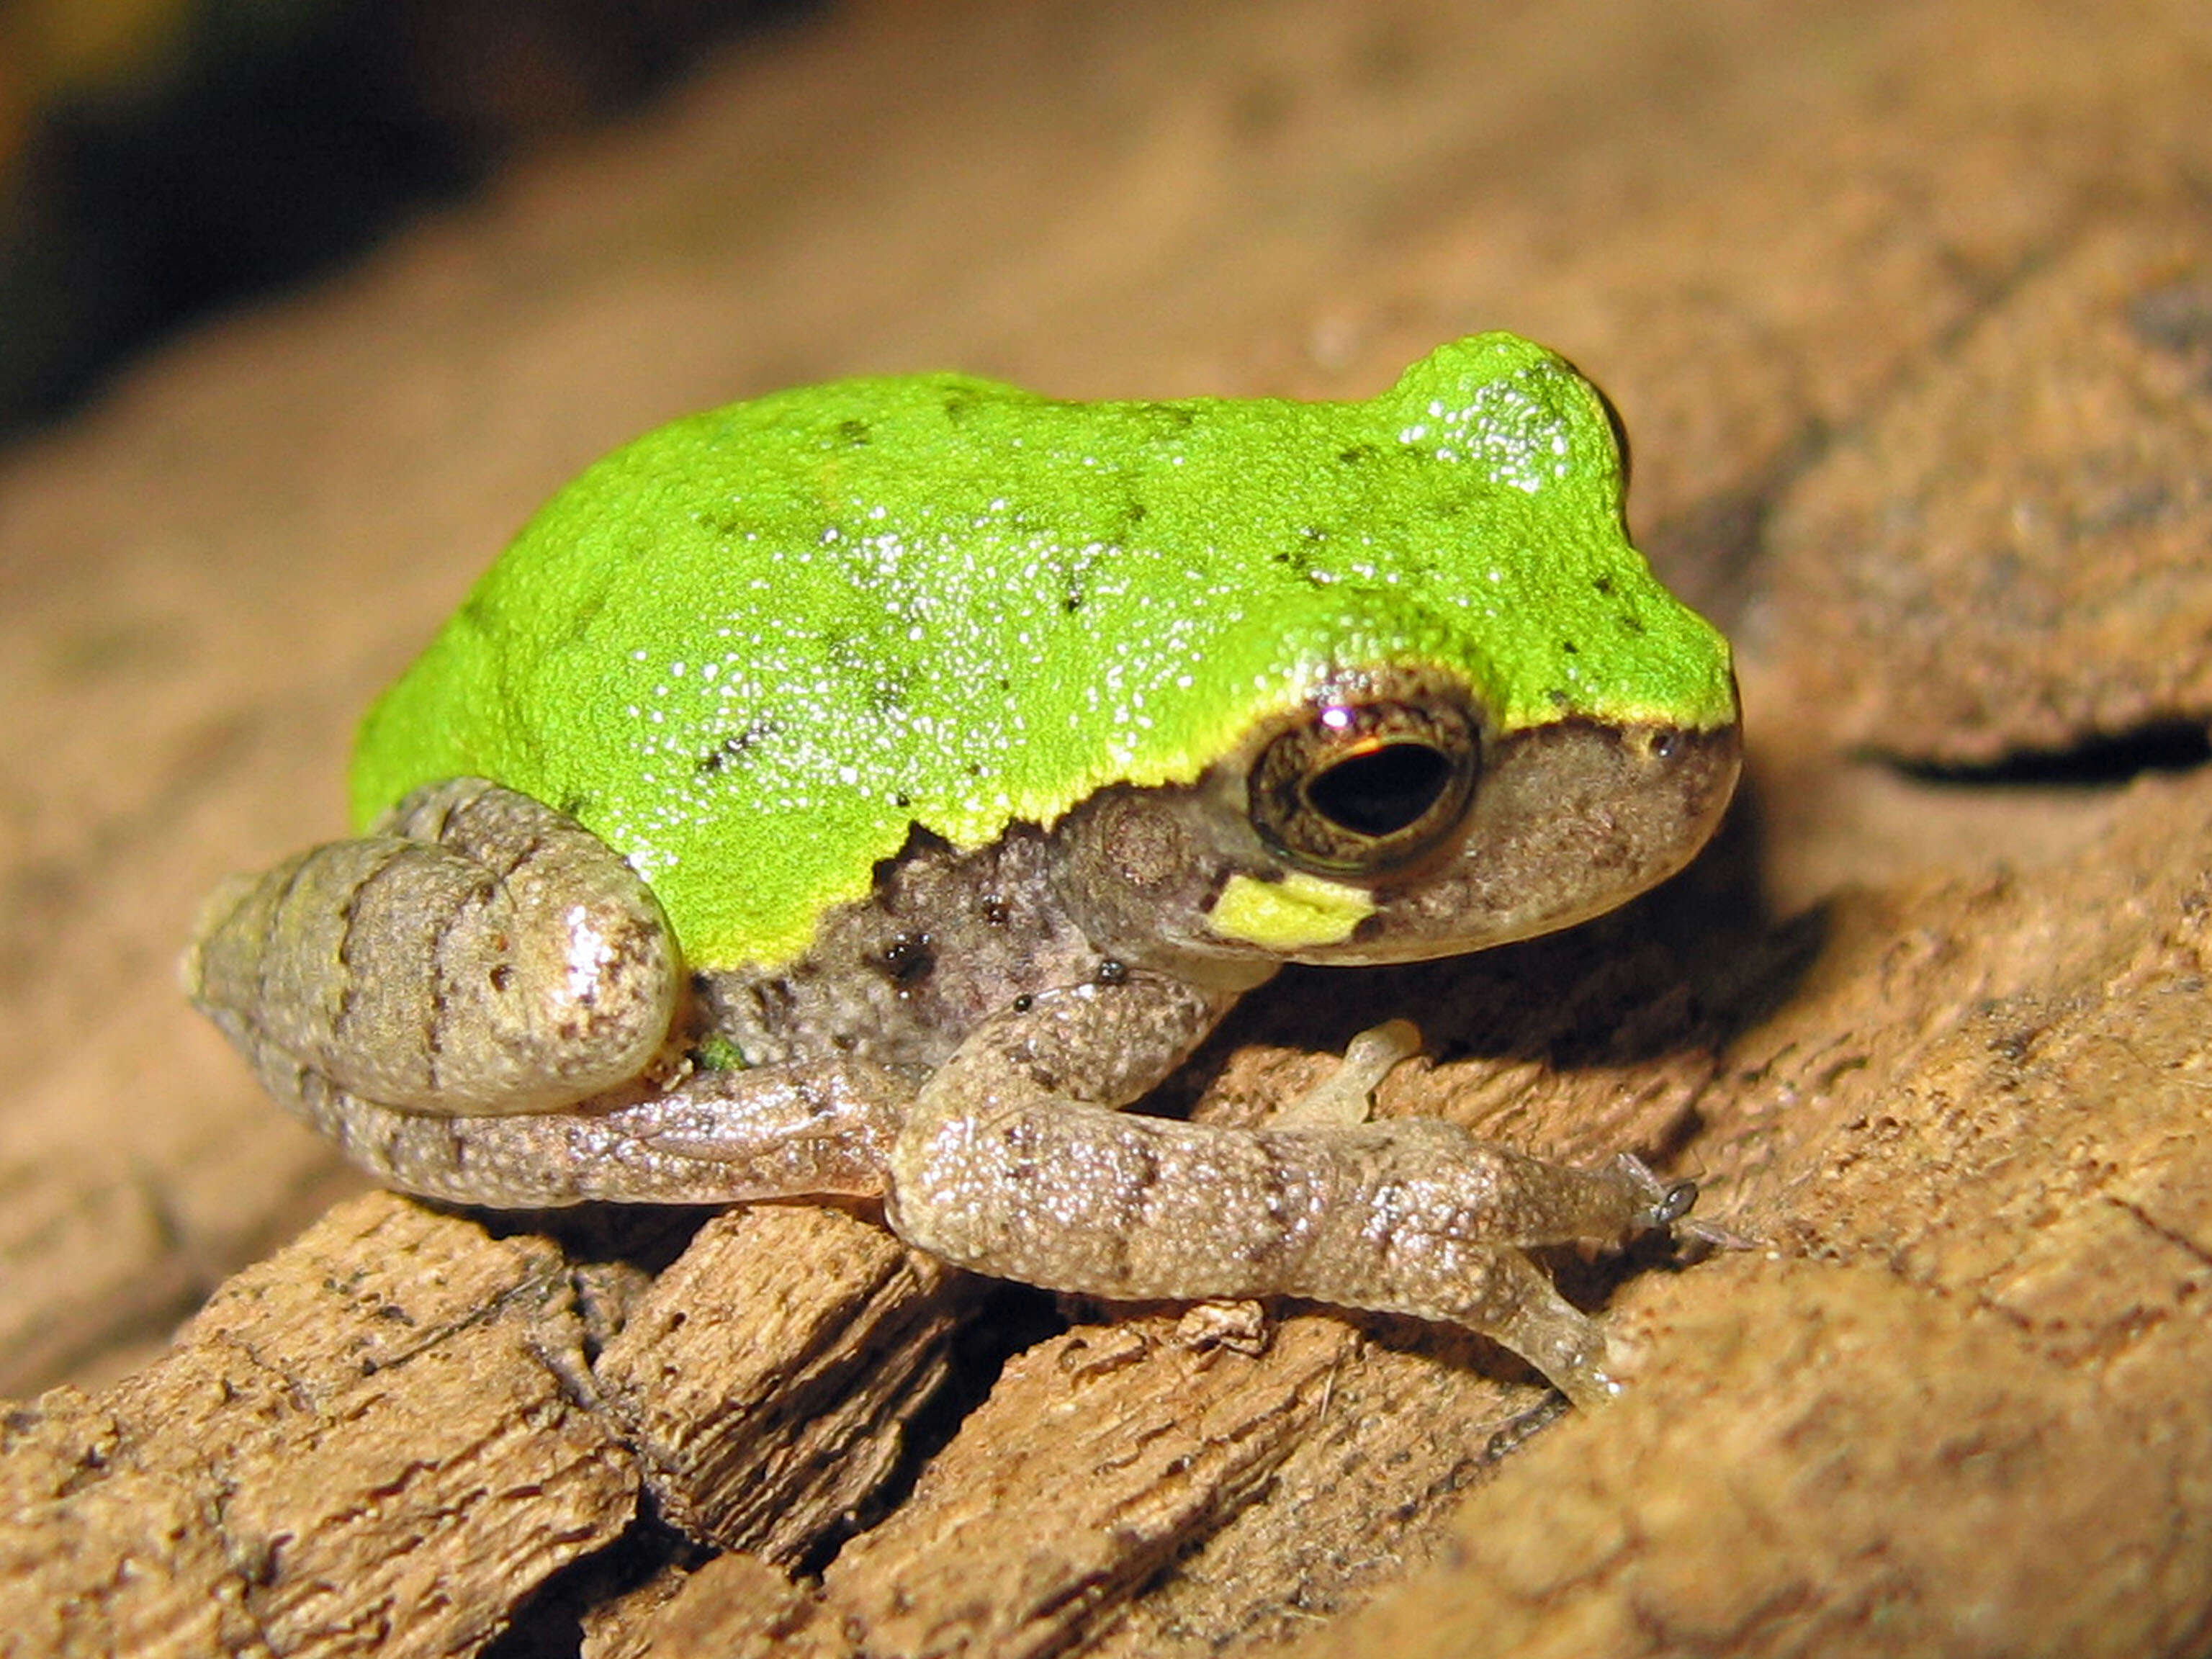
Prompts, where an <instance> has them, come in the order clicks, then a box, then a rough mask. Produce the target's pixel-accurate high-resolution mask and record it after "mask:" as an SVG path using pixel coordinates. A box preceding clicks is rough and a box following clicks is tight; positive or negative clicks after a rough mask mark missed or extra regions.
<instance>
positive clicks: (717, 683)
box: [353, 334, 1735, 967]
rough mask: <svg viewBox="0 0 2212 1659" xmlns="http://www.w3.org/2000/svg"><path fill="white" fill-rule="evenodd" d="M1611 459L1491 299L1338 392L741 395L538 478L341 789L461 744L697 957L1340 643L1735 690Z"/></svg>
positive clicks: (1611, 718) (1603, 710)
mask: <svg viewBox="0 0 2212 1659" xmlns="http://www.w3.org/2000/svg"><path fill="white" fill-rule="evenodd" d="M1620 471H1621V469H1620V456H1619V453H1618V452H1617V450H1616V449H1615V447H1614V444H1613V435H1612V432H1611V428H1610V427H1609V425H1608V422H1607V419H1606V416H1605V413H1604V410H1603V409H1602V407H1601V404H1600V403H1599V401H1598V398H1597V397H1596V394H1595V392H1593V391H1592V390H1591V388H1590V387H1589V385H1588V384H1587V383H1586V382H1584V381H1583V380H1582V379H1581V378H1580V377H1579V376H1578V375H1577V374H1575V373H1574V371H1573V370H1572V369H1571V368H1568V367H1567V365H1566V364H1565V363H1564V362H1561V361H1560V360H1559V358H1557V357H1555V356H1553V355H1551V354H1550V353H1548V352H1547V351H1545V350H1543V349H1541V348H1540V347H1538V346H1534V345H1532V344H1530V343H1528V342H1527V341H1525V340H1522V339H1518V338H1516V337H1513V336H1511V335H1506V334H1486V335H1480V336H1477V337H1474V338H1471V339H1467V340H1462V341H1460V342H1457V343H1454V344H1450V345H1447V346H1444V347H1443V348H1441V349H1438V350H1437V351H1436V352H1434V353H1433V354H1431V356H1428V357H1426V358H1425V359H1423V360H1422V361H1421V362H1419V363H1416V364H1415V365H1414V366H1413V368H1410V369H1408V370H1407V373H1406V374H1405V375H1404V377H1403V378H1402V379H1401V380H1400V381H1399V382H1398V384H1397V385H1396V386H1394V387H1392V388H1391V389H1390V390H1389V392H1385V393H1383V395H1382V396H1380V397H1378V398H1374V399H1372V400H1371V401H1368V402H1364V403H1346V404H1300V403H1293V402H1289V401H1285V400H1277V399H1255V400H1250V401H1230V400H1219V399H1194V400H1190V401H1186V402H1179V403H1103V404H1073V403H1060V402H1054V401H1052V400H1050V399H1048V398H1040V397H1037V396H1036V395H1034V394H1032V393H1030V392H1022V391H1018V390H1017V389H1015V388H1013V387H1011V386H1000V385H997V384H994V383H993V382H990V381H986V380H972V379H968V378H964V377H961V376H956V375H919V376H914V377H909V378H903V379H887V380H848V381H843V382H840V383H837V384H835V385H830V386H814V387H810V388H806V389H804V390H799V391H793V392H782V393H779V394H777V395H775V396H772V397H766V398H758V399H756V400H755V401H752V402H750V403H744V404H733V405H732V406H731V407H729V408H726V409H721V410H713V411H711V412H709V413H707V414H702V415H697V416H692V417H690V418H689V419H686V420H682V421H678V422H675V423H674V424H672V425H670V426H666V427H664V428H661V429H660V430H659V431H657V432H654V433H653V434H651V435H648V436H647V437H644V438H642V439H640V440H639V441H637V442H635V443H634V444H632V445H630V446H629V447H627V448H624V449H622V450H619V451H617V453H614V454H613V455H611V456H609V457H608V458H607V459H605V460H603V461H601V462H599V464H598V465H595V466H593V467H592V468H591V469H590V470H589V471H586V472H585V473H584V474H583V475H582V477H580V478H578V479H577V480H576V481H575V483H573V484H571V485H570V486H569V487H568V489H565V490H563V491H562V493H561V494H560V495H558V496H556V498H555V499H554V500H553V501H552V502H551V503H550V505H549V506H547V507H545V509H544V511H543V512H542V513H539V514H538V518H537V519H536V520H534V521H533V522H532V524H531V525H530V526H528V527H527V528H526V530H525V531H524V532H523V533H522V535H521V536H520V538H518V539H517V540H516V542H515V543H514V544H513V546H512V547H511V548H509V549H508V550H507V553H506V555H505V556H503V557H502V558H501V560H500V561H499V562H498V563H497V564H496V565H495V566H494V567H493V568H492V569H491V571H490V572H489V574H487V575H486V576H485V577H484V578H483V580H482V582H480V583H479V584H478V586H477V588H476V590H475V592H473V593H472V594H471V596H470V598H469V599H468V600H467V602H466V603H465V605H463V606H462V607H461V610H460V611H459V614H458V615H456V616H455V617H454V618H453V621H452V622H451V623H449V624H448V625H447V628H446V629H445V631H444V632H443V633H441V635H439V636H438V638H437V640H436V641H435V642H434V643H433V644H432V645H431V647H430V648H429V649H428V652H426V653H424V655H423V656H422V659H420V660H419V661H418V662H416V665H414V666H413V667H412V668H411V669H410V671H408V672H407V674H406V675H405V676H404V678H402V679H401V680H400V681H399V683H398V684H397V685H395V686H394V687H393V688H392V690H391V691H389V692H388V693H387V694H386V696H385V697H384V698H383V700H382V701H381V702H379V703H378V704H377V706H376V707H375V708H374V710H373V711H372V712H371V714H369V717H368V720H367V722H366V723H365V725H364V726H363V728H362V734H361V741H360V747H359V750H358V752H357V754H356V760H355V764H354V769H353V802H354V810H355V812H356V816H357V817H358V818H359V819H360V820H361V821H362V823H364V824H365V823H368V821H369V820H371V819H373V818H374V817H375V816H376V815H378V814H379V813H380V812H381V811H384V810H385V809H386V807H388V806H390V805H392V803H393V802H394V801H396V800H398V799H399V798H400V797H401V796H403V795H404V794H405V793H407V792H408V791H409V790H410V789H411V788H413V787H416V785H418V784H421V783H423V782H425V781H429V780H432V779H435V778H441V777H448V776H458V775H477V776H483V777H488V778H491V779H493V780H495V781H498V782H501V783H503V784H506V785H507V786H509V787H513V788H516V789H520V790H522V791H524V792H526V793H528V794H531V795H532V796H535V797H536V798H537V799H540V800H542V801H544V802H546V803H548V804H550V805H554V806H556V807H559V808H561V809H562V810H563V811H568V812H570V813H572V814H573V815H574V816H575V817H577V818H579V819H580V820H581V821H582V822H583V823H585V824H586V826H587V827H589V828H590V829H593V830H594V831H596V832H597V833H598V834H599V835H600V836H603V837H604V838H605V840H606V841H607V842H610V843H611V845H613V846H614V847H616V848H618V849H619V850H620V851H621V852H623V854H625V855H626V856H627V857H628V858H629V860H630V862H631V863H632V864H633V865H634V866H635V867H636V868H637V869H638V870H639V871H640V872H641V873H642V874H643V875H644V876H645V877H646V878H647V880H648V881H649V882H650V883H651V884H652V885H653V890H655V892H656V893H657V894H658V895H659V898H660V900H661V902H662V903H663V905H664V906H665V908H666V911H667V913H668V915H669V918H670V920H671V922H672V923H673V924H674V926H675V928H676V931H677V933H678V937H679V939H681V941H682V943H683V946H684V952H685V955H686V957H688V959H689V960H690V962H691V963H694V964H695V965H696V966H702V967H724V966H735V965H738V964H743V963H755V964H760V965H773V964H775V963H780V962H782V961H784V960H787V959H788V958H789V957H792V956H793V955H795V954H797V953H798V952H799V951H801V950H803V949H804V948H805V945H806V944H807V942H808V940H809V939H810V938H811V936H812V933H813V931H814V925H815V921H816V920H817V917H818V916H820V915H821V914H822V913H823V910H824V909H826V908H829V906H832V905H835V904H836V903H839V902H845V901H849V900H856V899H860V898H861V897H864V896H866V893H867V892H868V890H869V887H870V884H871V880H872V866H874V865H875V863H876V862H877V861H878V860H882V859H885V858H889V857H890V856H891V855H893V854H896V852H897V851H898V850H899V849H900V848H901V847H902V845H903V844H904V843H905V842H906V840H907V837H908V827H909V825H911V824H917V823H918V824H921V825H923V826H925V827H926V828H927V829H931V830H933V831H935V832H936V833H937V834H939V835H940V836H944V837H945V839H946V840H947V841H949V842H952V843H953V844H954V845H955V846H957V847H962V848H969V847H975V846H980V845H982V844H984V843H986V842H989V841H990V840H992V839H993V838H994V836H997V835H998V834H999V833H1000V831H1001V830H1002V829H1004V828H1005V827H1006V824H1007V823H1010V822H1012V821H1015V820H1030V821H1034V822H1037V823H1051V822H1052V821H1054V819H1056V818H1057V817H1059V816H1060V814H1061V813H1063V812H1065V811H1066V810H1067V809H1068V808H1069V807H1070V806H1072V805H1074V804H1075V803H1076V802H1077V801H1079V800H1081V799H1083V798H1084V797H1085V796H1086V795H1088V794H1090V793H1092V792H1093V791H1095V790H1097V789H1098V788H1099V787H1102V786H1104V785H1108V784H1113V783H1134V784H1159V783H1170V782H1182V781H1189V780H1191V779H1194V778H1195V777H1196V776H1197V775H1199V774H1200V772H1202V771H1203V770H1204V769H1206V766H1207V765H1208V764H1209V763H1212V762H1213V761H1214V760H1216V759H1218V758H1219V757H1222V756H1223V755H1224V754H1225V753H1227V752H1230V751H1231V750H1233V749H1234V748H1235V747H1236V745H1237V743H1238V742H1239V740H1240V738H1243V736H1244V734H1245V733H1246V732H1249V730H1250V729H1251V727H1252V726H1253V725H1254V723H1255V720H1259V719H1261V718H1262V717H1264V716H1266V715H1267V714H1271V713H1273V712H1276V711H1279V710H1280V709H1282V708H1285V706H1287V705H1291V704H1294V703H1296V702H1298V701H1299V700H1300V698H1301V697H1302V696H1303V695H1304V692H1305V691H1306V690H1307V689H1308V688H1310V686H1312V685H1313V684H1314V683H1315V681H1316V678H1317V677H1318V676H1319V675H1321V674H1323V673H1325V672H1327V671H1328V670H1329V669H1330V668H1331V667H1333V666H1339V665H1374V664H1377V663H1390V664H1401V665H1426V666H1430V667H1433V668H1436V669H1439V670H1443V671H1447V672H1449V673H1452V674H1455V675H1457V676H1459V677H1461V678H1463V679H1464V680H1465V681H1466V682H1467V683H1468V684H1469V686H1470V687H1471V688H1472V689H1473V690H1474V693H1475V696H1476V697H1477V699H1478V701H1479V702H1480V706H1481V707H1482V708H1485V709H1486V711H1487V713H1488V715H1489V718H1490V720H1491V723H1492V730H1493V731H1497V732H1504V731H1511V730H1515V729H1518V728H1522V727H1525V726H1534V725H1540V724H1542V723H1544V722H1547V721H1550V720H1560V719H1564V718H1569V717H1581V718H1587V719H1593V720H1600V721H1602V722H1606V723H1608V724H1622V723H1629V722H1633V721H1637V720H1665V721H1670V722H1673V723H1674V724H1678V725H1682V726H1691V727H1693V728H1705V729H1710V728H1717V727H1720V726H1726V725H1727V724H1729V722H1730V721H1732V720H1733V719H1734V718H1735V700H1734V694H1733V690H1732V687H1731V683H1730V678H1729V653H1728V649H1727V647H1726V645H1725V644H1724V643H1723V641H1721V639H1720V638H1719V636H1718V635H1717V634H1716V633H1714V631H1713V630H1712V629H1711V628H1710V627H1709V626H1708V625H1707V624H1706V623H1704V622H1702V621H1701V620H1699V618H1698V617H1696V616H1695V615H1693V614H1692V612H1690V611H1687V610H1686V609H1685V608H1684V607H1683V606H1682V605H1680V603H1679V602H1677V601H1676V600H1675V599H1673V598H1672V597H1671V596H1670V595H1669V594H1668V592H1666V591H1665V590H1664V589H1663V588H1662V587H1661V586H1659V585H1658V584H1657V583H1656V581H1655V580H1653V579H1652V577H1651V575H1650V572H1649V570H1648V569H1647V568H1645V566H1644V561H1643V559H1642V558H1641V556H1638V554H1637V553H1636V551H1635V550H1633V549H1632V548H1631V547H1630V546H1629V544H1628V543H1627V541H1626V538H1625V535H1624V533H1623V531H1622V526H1621V499H1620V497H1621V476H1620Z"/></svg>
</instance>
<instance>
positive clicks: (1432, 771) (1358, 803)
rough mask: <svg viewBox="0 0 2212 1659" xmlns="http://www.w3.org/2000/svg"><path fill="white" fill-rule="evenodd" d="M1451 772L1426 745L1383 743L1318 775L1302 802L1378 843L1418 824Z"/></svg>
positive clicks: (1445, 763) (1448, 764)
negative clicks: (1381, 745) (1371, 837)
mask: <svg viewBox="0 0 2212 1659" xmlns="http://www.w3.org/2000/svg"><path fill="white" fill-rule="evenodd" d="M1450 782H1451V762H1449V760H1447V759H1445V758H1444V757H1443V755H1441V754H1439V753H1437V751H1436V750H1433V749H1431V748H1430V747H1428V745H1427V744H1419V743H1392V744H1384V745H1383V747H1382V748H1380V749H1370V750H1368V751H1367V752H1366V753H1365V754H1364V755H1354V756H1353V757H1352V758H1351V759H1349V760H1344V761H1339V762H1338V763H1336V764H1335V765H1334V766H1332V767H1330V768H1329V769H1328V770H1327V771H1325V772H1322V773H1318V774H1316V775H1315V777H1314V778H1313V779H1312V781H1310V782H1309V783H1308V784H1307V785H1306V799H1307V801H1308V802H1309V803H1310V805H1312V807H1313V809H1314V811H1316V812H1319V813H1320V814H1321V815H1322V817H1326V818H1328V820H1329V821H1330V822H1331V823H1336V824H1340V825H1342V826H1343V827H1344V828H1345V829H1350V830H1352V831H1353V832H1354V833H1356V834H1358V835H1362V836H1375V837H1376V838H1378V839H1379V838H1380V837H1382V836H1395V835H1396V834H1397V833H1398V832H1399V831H1400V830H1401V829H1408V828H1410V827H1411V826H1412V825H1413V824H1416V823H1419V822H1420V821H1421V817H1422V815H1423V814H1425V812H1427V811H1428V810H1429V809H1430V808H1431V806H1434V805H1436V804H1437V797H1438V796H1440V795H1442V794H1443V792H1444V789H1445V787H1447V786H1448V785H1449V783H1450Z"/></svg>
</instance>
